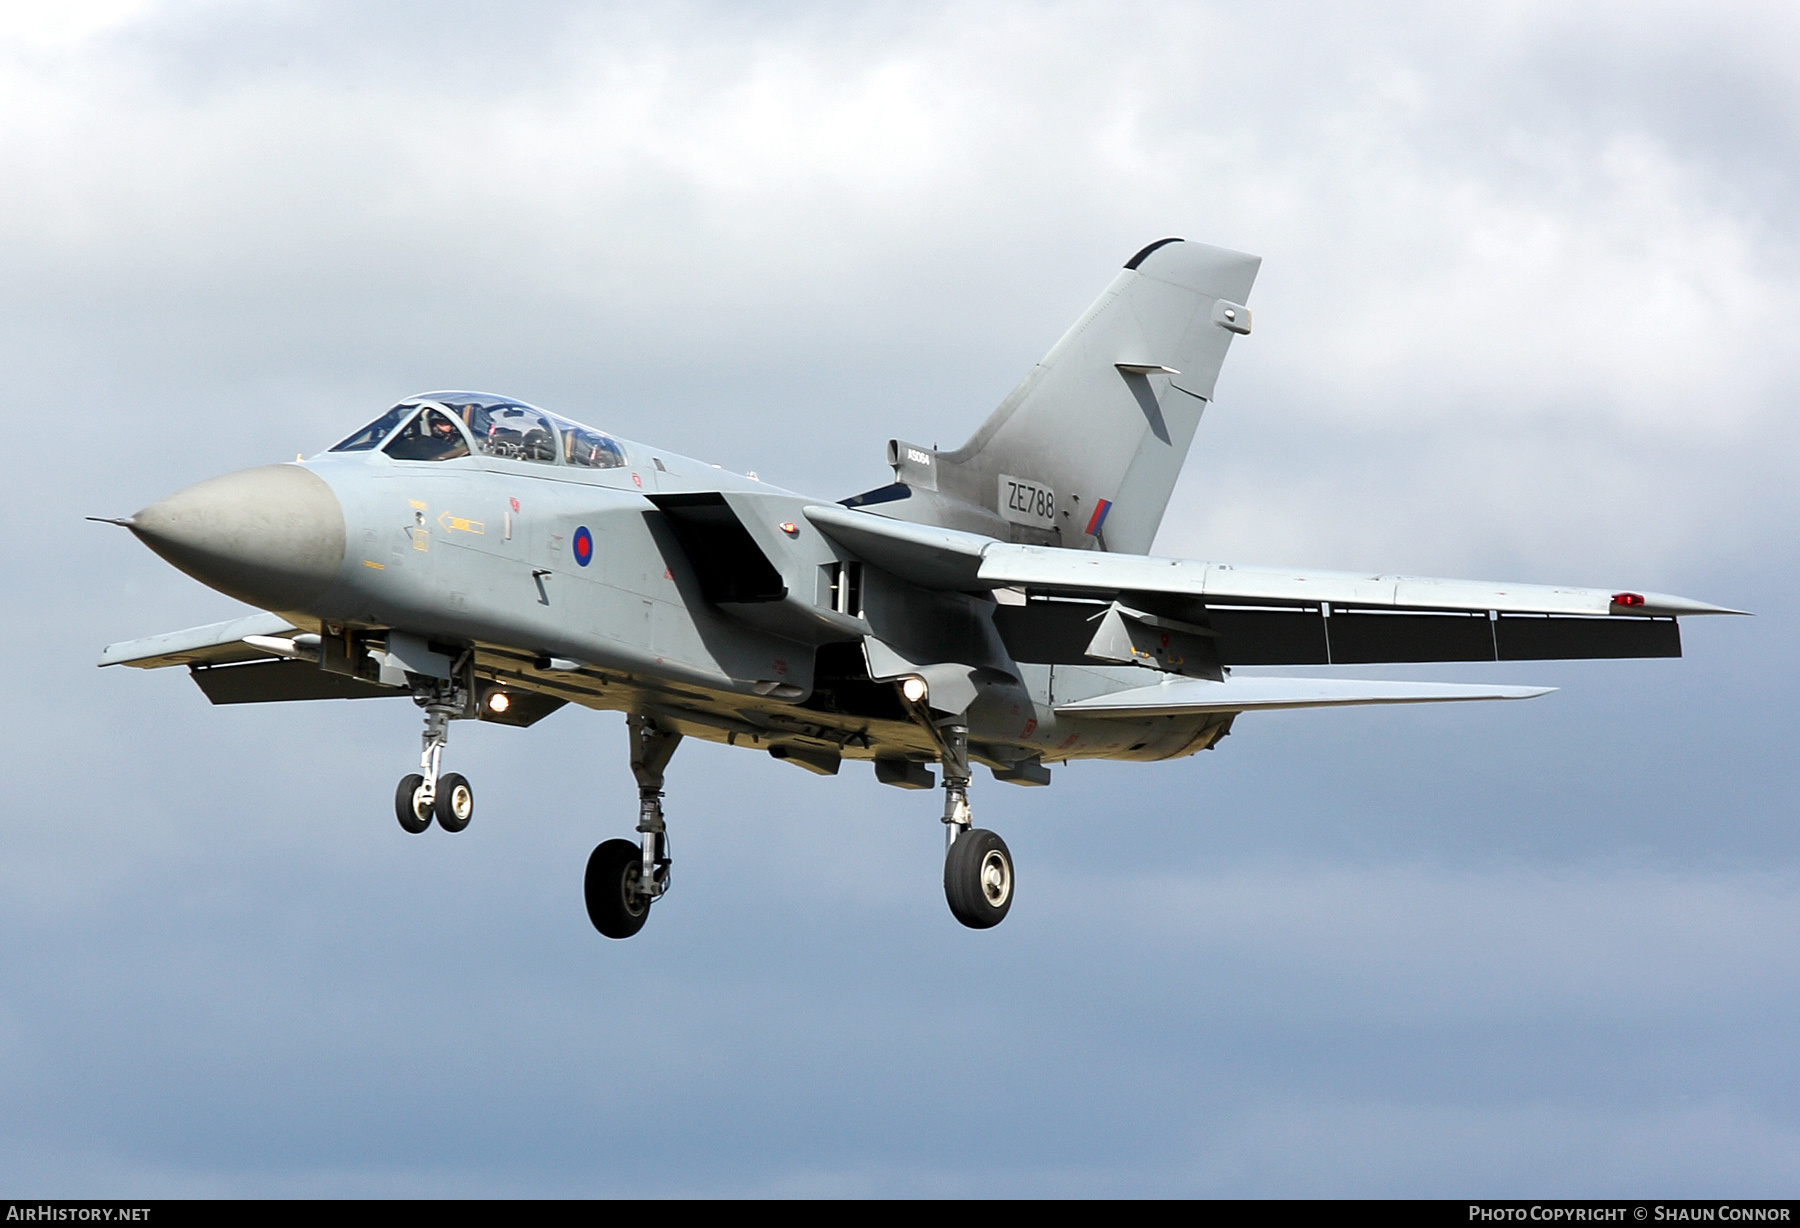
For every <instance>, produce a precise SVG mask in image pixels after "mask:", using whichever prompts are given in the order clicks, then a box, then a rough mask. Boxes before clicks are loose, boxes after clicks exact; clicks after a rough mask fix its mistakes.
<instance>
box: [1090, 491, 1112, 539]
mask: <svg viewBox="0 0 1800 1228" xmlns="http://www.w3.org/2000/svg"><path fill="white" fill-rule="evenodd" d="M1110 511H1112V500H1111V499H1102V500H1100V502H1098V503H1096V504H1094V514H1093V515H1092V516H1089V517H1088V527H1087V534H1088V536H1089V537H1099V536H1100V529H1101V527H1102V526H1104V525H1105V524H1106V513H1108V512H1110Z"/></svg>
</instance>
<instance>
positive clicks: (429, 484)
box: [100, 239, 1737, 938]
mask: <svg viewBox="0 0 1800 1228" xmlns="http://www.w3.org/2000/svg"><path fill="white" fill-rule="evenodd" d="M1260 264H1261V260H1260V258H1258V257H1255V256H1248V255H1243V254H1241V253H1238V252H1233V251H1226V250H1223V249H1220V248H1216V247H1208V246H1204V245H1201V244H1198V243H1188V242H1184V241H1182V240H1179V239H1164V240H1162V241H1161V242H1158V243H1152V244H1150V245H1149V246H1148V247H1146V248H1144V249H1143V250H1142V251H1140V252H1138V253H1137V254H1136V255H1135V256H1133V257H1132V258H1131V259H1130V260H1129V261H1127V262H1126V264H1125V267H1124V268H1123V269H1122V270H1121V271H1120V272H1119V273H1118V275H1117V276H1116V277H1115V278H1114V279H1113V281H1112V283H1111V284H1110V285H1109V286H1107V288H1106V290H1105V292H1104V293H1102V294H1101V295H1100V297H1099V299H1098V300H1096V301H1095V302H1094V304H1093V306H1091V307H1089V308H1088V310H1087V312H1086V313H1085V314H1084V315H1083V316H1082V317H1081V318H1080V319H1079V320H1077V321H1076V322H1075V324H1074V326H1073V327H1071V328H1070V329H1069V331H1068V332H1067V333H1066V334H1065V335H1064V336H1063V338H1062V340H1060V341H1058V342H1057V343H1056V345H1055V346H1054V347H1052V348H1051V350H1050V352H1049V354H1048V355H1047V356H1046V357H1045V358H1044V360H1043V361H1042V362H1040V363H1039V364H1038V365H1037V366H1036V367H1035V368H1034V369H1033V370H1032V371H1031V373H1030V374H1029V375H1027V376H1026V377H1025V380H1024V382H1023V383H1021V384H1020V385H1019V386H1018V387H1017V388H1016V389H1015V390H1014V391H1013V392H1012V393H1011V395H1009V396H1008V397H1007V398H1006V399H1005V400H1004V401H1003V402H1001V404H1000V406H999V408H997V409H996V410H995V411H994V412H993V413H992V414H991V415H990V416H989V417H988V419H987V421H986V422H984V423H983V424H982V425H981V427H980V429H979V430H977V431H976V432H975V434H974V436H973V437H972V438H971V439H970V440H969V441H968V442H967V443H966V444H964V445H963V446H962V447H960V448H957V449H956V450H954V451H939V450H937V449H936V448H927V447H922V446H920V445H918V444H912V443H906V442H903V441H901V440H891V441H889V443H888V445H887V461H888V464H889V465H891V466H892V467H893V471H894V474H893V477H894V480H893V482H892V483H890V484H888V485H886V486H882V487H879V488H878V489H874V490H869V491H866V492H864V493H862V494H858V495H855V496H853V497H851V498H847V499H843V500H840V501H830V500H821V499H815V498H809V497H807V496H805V495H800V494H795V493H794V492H792V491H788V490H782V489H780V488H777V487H775V486H771V485H769V484H767V483H764V482H761V481H758V480H757V479H756V478H755V476H754V475H740V474H736V473H731V472H728V471H726V470H723V469H720V468H718V467H716V466H714V465H710V464H706V463H703V462H701V461H697V460H694V459H691V458H689V457H686V456H682V455H679V454H677V453H675V452H671V451H667V450H665V449H662V448H657V447H652V446H648V445H643V444H637V443H632V442H630V441H628V440H623V439H619V438H616V437H614V436H612V435H609V434H607V433H606V432H604V431H601V430H596V429H595V428H593V427H590V426H584V425H582V424H581V423H579V422H575V421H572V420H570V419H567V418H562V417H559V416H558V415H556V414H553V413H550V412H548V411H546V410H542V409H539V408H537V407H536V406H533V405H528V404H526V403H525V402H523V401H518V400H514V399H512V398H509V397H503V396H491V395H488V394H485V393H475V392H434V393H427V394H425V395H423V396H415V397H408V398H407V399H406V400H404V401H401V402H400V403H399V404H398V405H395V406H394V407H393V408H392V409H390V410H388V411H387V412H385V413H383V414H381V415H380V416H379V417H377V418H376V419H375V420H374V421H373V422H370V423H369V424H368V425H367V426H365V427H363V428H362V429H360V430H358V431H356V432H355V433H354V434H352V435H350V436H349V437H348V438H346V439H345V440H344V441H343V442H341V443H339V444H337V445H336V446H335V447H332V448H330V449H329V450H327V451H325V452H322V453H320V454H319V455H317V456H314V457H312V458H311V459H309V460H302V461H296V462H295V463H293V464H284V465H270V466H266V467H262V468H256V469H249V470H245V471H243V472H240V473H233V474H230V475H227V476H225V477H219V478H213V479H211V480H209V481H205V482H201V483H199V484H198V485H195V486H191V487H189V488H187V489H186V490H183V491H180V492H178V493H176V494H173V495H170V496H169V497H168V498H166V499H163V500H162V501H160V502H157V503H153V504H151V505H150V506H149V507H146V508H145V509H144V510H143V511H141V512H138V513H137V514H136V515H135V516H130V517H126V518H123V519H120V520H118V521H116V523H119V524H122V525H124V526H126V527H127V528H129V529H130V530H131V531H132V532H133V533H135V534H136V535H137V536H138V538H139V539H140V540H142V541H143V542H144V544H146V545H147V546H149V547H150V548H151V549H152V550H154V551H155V552H156V553H157V554H159V555H161V556H162V557H163V558H164V559H166V560H168V561H169V562H170V563H172V564H174V565H175V566H176V567H178V568H180V569H181V570H182V571H184V572H186V573H187V574H188V575H190V576H192V577H194V578H195V579H197V580H199V581H201V582H202V583H204V584H207V585H210V586H211V587H213V588H215V589H217V590H219V591H220V592H222V593H225V594H227V595H229V596H231V597H235V598H237V599H239V600H241V601H244V602H248V603H249V604H251V605H252V606H255V607H257V608H258V609H260V610H264V611H267V612H266V613H259V614H254V615H251V616H249V617H244V618H238V619H234V620H232V621H228V622H222V623H216V624H214V625H211V626H206V627H197V628H194V629H192V630H187V631H177V632H172V633H169V634H165V635H158V636H152V637H150V638H148V639H140V640H134V641H131V642H129V643H121V644H114V645H112V646H111V647H109V648H107V649H106V650H105V652H104V653H103V655H102V657H101V661H100V663H101V664H102V665H132V666H137V667H140V668H152V669H153V668H158V667H162V666H172V665H185V666H187V667H188V669H189V671H190V672H191V673H192V676H193V678H194V681H195V682H197V683H198V684H199V686H200V689H201V690H202V691H203V692H205V694H206V697H207V698H208V699H209V700H211V701H212V702H213V703H215V704H236V703H254V702H268V701H280V700H302V699H328V698H344V699H355V698H363V697H368V698H374V697H379V696H394V697H407V698H410V699H411V700H412V701H413V702H414V703H415V704H416V705H418V707H419V708H420V709H422V710H423V712H424V723H425V731H424V747H423V753H422V755H421V758H420V763H419V770H418V771H417V772H412V773H409V774H408V775H407V776H406V777H405V778H404V779H403V780H401V781H400V784H399V788H398V790H397V791H396V794H395V799H394V801H395V810H396V812H397V815H398V818H399V821H400V826H401V827H402V828H404V829H405V830H406V831H408V832H413V833H419V832H423V831H425V830H426V829H427V828H428V827H429V826H431V824H432V823H433V822H434V821H435V822H436V824H437V826H438V827H439V828H440V829H442V830H443V831H446V832H459V831H462V830H463V829H464V828H465V827H467V826H468V824H469V821H470V818H471V816H472V814H473V813H474V809H475V793H474V790H473V788H472V787H471V786H470V784H469V782H468V781H467V780H466V779H464V778H463V777H462V776H461V775H459V774H458V773H455V772H446V771H443V770H442V768H443V755H444V749H445V745H446V741H447V737H448V733H449V728H450V724H451V723H452V722H453V721H458V720H481V721H488V722H494V723H499V724H505V725H515V726H530V725H533V724H535V723H536V722H538V721H539V720H542V719H543V718H544V717H546V716H548V715H550V714H551V713H552V712H555V711H556V710H557V709H559V708H562V707H563V706H565V705H566V704H569V703H575V704H579V705H581V706H583V707H588V708H595V709H605V710H611V711H618V712H623V713H625V714H626V723H627V726H628V730H629V742H630V754H631V768H632V772H633V773H634V775H635V776H636V779H637V786H638V808H637V814H638V822H637V835H638V837H639V838H638V839H637V840H636V841H630V840H622V839H614V840H608V841H606V842H604V843H602V844H601V845H599V847H597V848H596V849H595V850H594V851H593V854H592V856H591V857H590V858H589V860H588V863H587V873H586V880H585V894H586V903H587V910H588V915H589V918H590V919H591V920H592V922H593V924H594V926H595V928H596V929H598V930H599V931H600V932H601V933H602V934H605V935H607V936H608V937H611V938H625V937H629V936H630V935H632V934H635V933H637V932H638V930H639V929H641V928H642V927H643V925H644V922H645V919H646V918H647V917H648V915H649V911H650V907H651V905H652V904H653V903H654V902H655V901H656V900H658V899H660V898H661V897H662V896H663V895H664V894H665V893H666V892H667V891H668V889H669V883H670V856H669V841H668V834H667V825H666V821H665V817H664V814H663V806H662V799H663V780H664V772H665V769H666V768H667V767H668V765H669V762H670V756H671V755H672V754H673V753H674V751H675V749H676V747H677V745H678V744H679V743H680V742H681V740H682V739H683V738H685V737H698V738H707V739H710V740H712V741H716V742H724V743H727V744H729V745H734V746H741V747H748V748H752V749H755V750H757V751H760V752H764V753H767V754H768V755H770V756H771V757H772V758H775V759H778V760H781V761H783V762H785V763H788V764H792V765H793V766H795V767H798V768H803V769H805V770H807V771H809V772H817V773H821V774H824V775H834V774H836V773H837V772H838V770H839V768H840V766H841V764H842V763H843V762H844V761H845V760H846V759H850V760H865V761H868V762H870V763H871V764H872V765H873V767H874V774H875V779H876V780H878V781H880V782H881V783H883V784H888V785H894V786H897V787H899V788H903V789H929V788H934V787H936V786H937V784H938V781H937V780H936V778H935V777H934V775H933V772H932V770H931V769H932V765H937V767H938V768H939V770H940V771H941V774H942V787H943V790H944V809H943V823H944V825H945V838H946V851H945V858H944V894H945V896H946V897H947V898H948V900H949V904H950V910H951V912H952V913H953V914H954V915H955V916H956V918H957V920H959V921H961V922H962V923H963V924H964V925H967V926H970V927H972V928H977V929H981V928H986V927H989V926H993V925H996V924H998V923H999V922H1000V921H1001V920H1002V919H1003V918H1004V917H1005V916H1006V914H1007V911H1008V909H1009V908H1010V907H1011V905H1012V901H1013V895H1014V871H1013V862H1012V856H1011V854H1010V853H1009V852H1008V850H1007V847H1006V843H1005V842H1004V841H1003V840H1002V839H1001V838H1000V837H999V836H998V835H996V834H995V833H993V832H991V831H986V830H983V829H980V828H977V827H975V826H974V823H973V821H972V816H971V812H970V806H969V790H970V785H971V778H972V775H973V765H975V764H981V765H983V766H985V767H986V768H987V769H988V771H989V772H991V773H992V774H993V778H994V779H995V780H998V781H1005V782H1007V783H1009V784H1015V785H1047V784H1049V783H1050V774H1051V769H1050V767H1049V766H1047V765H1049V764H1051V763H1058V762H1060V763H1063V764H1067V763H1068V762H1069V761H1071V760H1077V759H1123V760H1133V761H1141V760H1154V759H1171V758H1176V757H1179V756H1183V755H1191V754H1194V753H1195V752H1197V751H1202V750H1210V749H1212V748H1213V747H1215V746H1217V745H1218V743H1219V740H1220V739H1221V738H1223V737H1224V736H1225V735H1226V734H1227V733H1228V732H1230V730H1231V727H1232V722H1233V721H1235V720H1236V719H1237V717H1238V716H1239V715H1240V714H1241V713H1246V712H1260V711H1264V710H1268V709H1279V708H1308V707H1326V706H1333V705H1341V704H1400V703H1430V702H1442V701H1457V700H1488V699H1525V698H1530V697H1532V696H1536V695H1541V694H1543V693H1545V690H1546V689H1547V688H1541V687H1520V686H1479V685H1461V684H1458V685H1452V684H1445V683H1418V682H1374V681H1365V680H1361V679H1344V678H1325V679H1315V678H1299V677H1292V676H1286V675H1264V676H1248V675H1245V674H1242V673H1236V674H1234V673H1233V669H1234V667H1239V666H1291V665H1322V666H1335V665H1352V664H1354V665H1367V664H1371V663H1378V662H1397V663H1398V662H1427V661H1518V660H1541V659H1553V658H1578V657H1674V656H1680V655H1681V638H1680V632H1679V630H1678V627H1677V619H1679V618H1680V617H1682V616H1684V615H1698V614H1726V613H1736V612H1737V611H1731V610H1726V609H1724V608H1722V607H1719V606H1714V605H1707V604H1704V603H1701V602H1698V601H1690V600H1687V599H1684V598H1680V597H1670V596H1664V595H1662V594H1657V593H1640V592H1636V591H1616V590H1613V589H1610V588H1602V589H1593V588H1561V587H1549V586H1538V585H1529V584H1497V583H1486V582H1473V581H1458V580H1431V579H1417V578H1413V577H1407V576H1395V575H1367V574H1362V573H1347V572H1329V571H1310V570H1301V569H1294V568H1282V567H1246V566H1238V565H1235V564H1224V563H1204V562H1190V561H1187V560H1182V559H1170V558H1156V557H1151V556H1150V555H1149V554H1148V551H1149V549H1150V545H1151V542H1152V540H1153V538H1154V537H1155V535H1156V530H1157V526H1158V524H1159V523H1160V522H1161V520H1162V516H1163V512H1164V509H1165V508H1166V507H1167V505H1168V501H1169V495H1170V492H1171V491H1172V490H1173V488H1174V485H1175V481H1176V478H1177V476H1178V475H1179V474H1180V472H1181V467H1182V464H1183V462H1184V460H1185V459H1186V456H1187V453H1188V448H1189V444H1190V443H1191V442H1192V440H1193V438H1194V432H1195V429H1196V427H1197V426H1198V425H1199V423H1200V417H1201V414H1202V413H1203V412H1204V410H1205V409H1206V407H1207V405H1208V404H1209V403H1210V402H1211V401H1212V399H1213V393H1214V383H1215V381H1216V380H1217V378H1218V374H1219V369H1220V365H1221V363H1222V362H1223V361H1224V358H1225V353H1226V350H1227V349H1228V348H1229V346H1230V344H1231V342H1232V339H1233V338H1235V337H1238V336H1242V335H1244V334H1247V333H1249V332H1250V309H1249V307H1247V306H1246V305H1245V303H1246V300H1247V299H1248V298H1249V295H1250V287H1251V283H1252V282H1253V281H1254V280H1255V278H1256V273H1257V270H1258V268H1259V266H1260Z"/></svg>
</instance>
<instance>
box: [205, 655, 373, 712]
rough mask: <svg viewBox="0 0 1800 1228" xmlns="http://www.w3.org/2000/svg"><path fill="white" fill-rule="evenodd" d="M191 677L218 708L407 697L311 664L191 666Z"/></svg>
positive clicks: (276, 662)
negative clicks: (328, 671) (228, 705)
mask: <svg viewBox="0 0 1800 1228" xmlns="http://www.w3.org/2000/svg"><path fill="white" fill-rule="evenodd" d="M188 673H190V674H192V675H193V678H194V681H195V682H197V683H199V684H200V689H201V690H202V691H205V692H206V697H207V698H208V699H210V700H211V701H212V702H213V703H215V704H272V703H287V702H290V701H292V700H298V699H383V698H391V697H393V696H396V695H405V694H406V691H405V690H404V689H402V688H399V687H391V686H376V685H375V684H374V683H373V682H364V681H363V680H362V679H360V678H348V677H345V676H344V675H343V674H328V673H326V672H325V671H324V670H322V669H320V668H319V667H318V666H316V665H314V664H313V663H312V662H310V661H258V662H256V663H254V664H251V665H190V666H188Z"/></svg>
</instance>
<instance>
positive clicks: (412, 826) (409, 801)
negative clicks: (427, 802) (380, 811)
mask: <svg viewBox="0 0 1800 1228" xmlns="http://www.w3.org/2000/svg"><path fill="white" fill-rule="evenodd" d="M424 785H425V778H424V777H423V776H421V775H419V774H418V773H417V772H414V773H413V774H412V775H411V776H403V777H401V778H400V787H399V788H397V789H395V790H394V817H395V818H397V819H399V820H400V826H401V828H402V829H404V830H406V831H409V832H411V833H412V834H413V835H415V836H416V835H418V834H419V833H420V832H422V831H424V830H425V829H426V828H427V827H430V826H431V815H430V814H426V815H424V816H423V817H421V816H420V814H419V808H418V806H417V805H416V804H415V803H414V799H415V798H416V797H417V796H418V794H419V790H420V789H421V788H423V787H424Z"/></svg>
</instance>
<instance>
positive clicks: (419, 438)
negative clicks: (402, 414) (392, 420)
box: [382, 409, 469, 461]
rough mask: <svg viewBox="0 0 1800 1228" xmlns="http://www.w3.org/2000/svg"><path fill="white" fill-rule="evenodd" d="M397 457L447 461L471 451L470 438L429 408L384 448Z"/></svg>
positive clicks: (401, 458) (398, 458)
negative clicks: (465, 437) (464, 436)
mask: <svg viewBox="0 0 1800 1228" xmlns="http://www.w3.org/2000/svg"><path fill="white" fill-rule="evenodd" d="M382 451H383V452H386V453H387V454H388V455H389V456H391V457H393V458H394V459H395V460H410V461H446V460H455V459H457V458H458V457H460V456H467V455H468V454H469V441H468V440H467V439H464V438H463V433H462V432H461V431H459V430H457V429H456V423H454V422H452V421H450V419H448V418H446V417H444V415H443V414H441V413H439V412H438V411H437V410H435V409H428V410H426V411H425V412H424V413H422V414H420V415H419V416H418V417H417V418H414V419H413V420H412V421H411V422H408V423H407V424H406V425H405V426H404V427H402V428H401V429H400V431H399V433H398V434H396V435H395V436H394V438H393V441H392V442H390V443H389V444H388V446H387V447H385V448H383V449H382Z"/></svg>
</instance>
